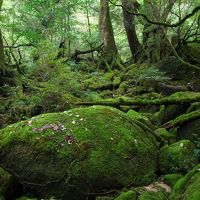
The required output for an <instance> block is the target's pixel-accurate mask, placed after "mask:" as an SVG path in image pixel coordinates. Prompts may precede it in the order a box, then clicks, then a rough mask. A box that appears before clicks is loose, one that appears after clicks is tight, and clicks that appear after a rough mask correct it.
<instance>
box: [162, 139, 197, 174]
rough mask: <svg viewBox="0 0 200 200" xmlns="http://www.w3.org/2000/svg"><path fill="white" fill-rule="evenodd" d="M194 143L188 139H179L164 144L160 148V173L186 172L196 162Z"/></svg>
mask: <svg viewBox="0 0 200 200" xmlns="http://www.w3.org/2000/svg"><path fill="white" fill-rule="evenodd" d="M194 150H195V145H194V144H193V143H192V142H191V141H189V140H181V141H179V142H176V143H174V144H171V145H169V146H168V145H166V146H164V147H163V148H161V150H160V170H161V172H162V173H164V174H167V173H176V172H183V173H185V172H187V171H189V170H191V169H192V168H193V167H194V166H195V165H196V164H197V163H198V157H197V155H195V154H194Z"/></svg>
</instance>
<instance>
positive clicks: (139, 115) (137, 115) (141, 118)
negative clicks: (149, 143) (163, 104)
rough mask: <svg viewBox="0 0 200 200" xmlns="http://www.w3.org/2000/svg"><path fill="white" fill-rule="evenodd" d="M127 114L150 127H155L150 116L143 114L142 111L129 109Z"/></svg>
mask: <svg viewBox="0 0 200 200" xmlns="http://www.w3.org/2000/svg"><path fill="white" fill-rule="evenodd" d="M127 116H129V117H130V118H131V119H133V120H138V121H140V122H142V123H144V124H145V125H147V126H148V127H150V128H153V125H152V123H151V122H150V120H149V118H148V117H146V116H145V115H143V114H142V113H139V112H136V111H135V110H132V109H131V110H129V111H128V112H127Z"/></svg>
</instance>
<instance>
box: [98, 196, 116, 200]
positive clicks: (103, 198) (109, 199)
mask: <svg viewBox="0 0 200 200" xmlns="http://www.w3.org/2000/svg"><path fill="white" fill-rule="evenodd" d="M95 200H114V197H109V196H100V197H96V198H95Z"/></svg>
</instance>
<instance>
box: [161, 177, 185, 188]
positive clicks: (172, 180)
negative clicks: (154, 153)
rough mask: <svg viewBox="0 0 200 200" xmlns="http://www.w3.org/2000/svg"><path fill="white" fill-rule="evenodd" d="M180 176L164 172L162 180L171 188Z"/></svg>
mask: <svg viewBox="0 0 200 200" xmlns="http://www.w3.org/2000/svg"><path fill="white" fill-rule="evenodd" d="M181 178H183V176H182V175H181V174H166V175H165V176H163V182H164V183H166V184H167V185H169V186H170V187H171V188H173V187H174V185H175V184H176V182H177V181H178V180H179V179H181Z"/></svg>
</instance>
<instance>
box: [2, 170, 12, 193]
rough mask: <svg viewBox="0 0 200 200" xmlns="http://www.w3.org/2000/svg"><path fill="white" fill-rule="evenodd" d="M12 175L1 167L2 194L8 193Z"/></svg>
mask: <svg viewBox="0 0 200 200" xmlns="http://www.w3.org/2000/svg"><path fill="white" fill-rule="evenodd" d="M12 180H13V179H12V176H11V175H10V174H9V173H8V172H6V171H5V170H3V169H2V168H0V194H1V195H5V194H7V193H8V190H9V188H10V185H11V183H12Z"/></svg>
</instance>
